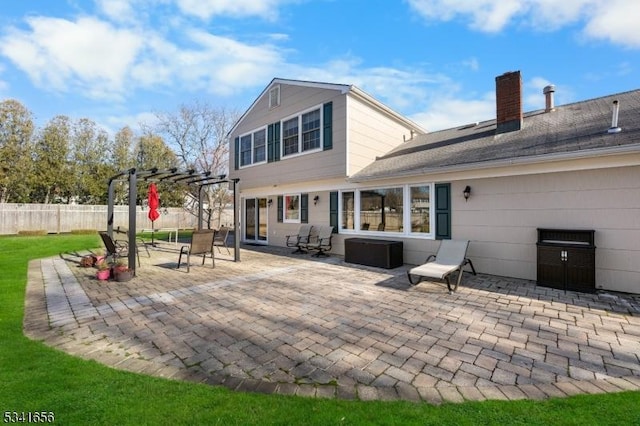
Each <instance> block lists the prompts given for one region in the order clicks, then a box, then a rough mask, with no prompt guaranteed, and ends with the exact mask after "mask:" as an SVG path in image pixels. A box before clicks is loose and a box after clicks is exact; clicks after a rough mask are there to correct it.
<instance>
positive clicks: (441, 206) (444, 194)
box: [435, 183, 451, 240]
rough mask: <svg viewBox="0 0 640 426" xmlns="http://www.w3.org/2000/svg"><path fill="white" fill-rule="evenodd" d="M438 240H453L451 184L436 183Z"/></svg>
mask: <svg viewBox="0 0 640 426" xmlns="http://www.w3.org/2000/svg"><path fill="white" fill-rule="evenodd" d="M435 189H436V197H435V198H436V240H450V239H451V184H450V183H436V188H435Z"/></svg>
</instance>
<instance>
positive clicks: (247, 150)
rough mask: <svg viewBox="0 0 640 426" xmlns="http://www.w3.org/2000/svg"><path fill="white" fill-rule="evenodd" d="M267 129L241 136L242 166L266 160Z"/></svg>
mask: <svg viewBox="0 0 640 426" xmlns="http://www.w3.org/2000/svg"><path fill="white" fill-rule="evenodd" d="M266 138H267V136H266V131H265V129H260V130H256V131H255V132H252V133H249V134H248V135H244V136H241V137H240V166H241V167H244V166H250V165H252V164H257V163H262V162H264V161H265V160H266V153H267V146H266Z"/></svg>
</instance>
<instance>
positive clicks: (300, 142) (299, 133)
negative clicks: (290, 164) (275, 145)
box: [282, 108, 322, 157]
mask: <svg viewBox="0 0 640 426" xmlns="http://www.w3.org/2000/svg"><path fill="white" fill-rule="evenodd" d="M321 123H322V112H321V109H320V108H316V109H314V110H311V111H307V112H304V113H302V114H300V115H298V116H295V117H292V118H289V119H287V120H284V121H283V122H282V156H283V157H286V156H287V155H294V154H300V153H303V152H307V151H314V150H318V149H321V148H322V147H321V144H320V141H321V140H322V131H321V128H322V127H321Z"/></svg>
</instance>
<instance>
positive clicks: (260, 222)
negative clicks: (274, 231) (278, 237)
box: [244, 198, 268, 244]
mask: <svg viewBox="0 0 640 426" xmlns="http://www.w3.org/2000/svg"><path fill="white" fill-rule="evenodd" d="M267 212H268V210H267V199H266V198H246V199H245V200H244V239H245V241H246V242H254V243H261V244H266V242H267V235H268V232H267V223H268V221H267V219H268V218H267Z"/></svg>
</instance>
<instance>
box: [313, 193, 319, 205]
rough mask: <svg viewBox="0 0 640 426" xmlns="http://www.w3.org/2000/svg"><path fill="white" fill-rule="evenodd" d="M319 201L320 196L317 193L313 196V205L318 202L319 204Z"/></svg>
mask: <svg viewBox="0 0 640 426" xmlns="http://www.w3.org/2000/svg"><path fill="white" fill-rule="evenodd" d="M318 201H320V196H319V195H316V196H315V197H313V205H314V206H315V205H316V204H318Z"/></svg>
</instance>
